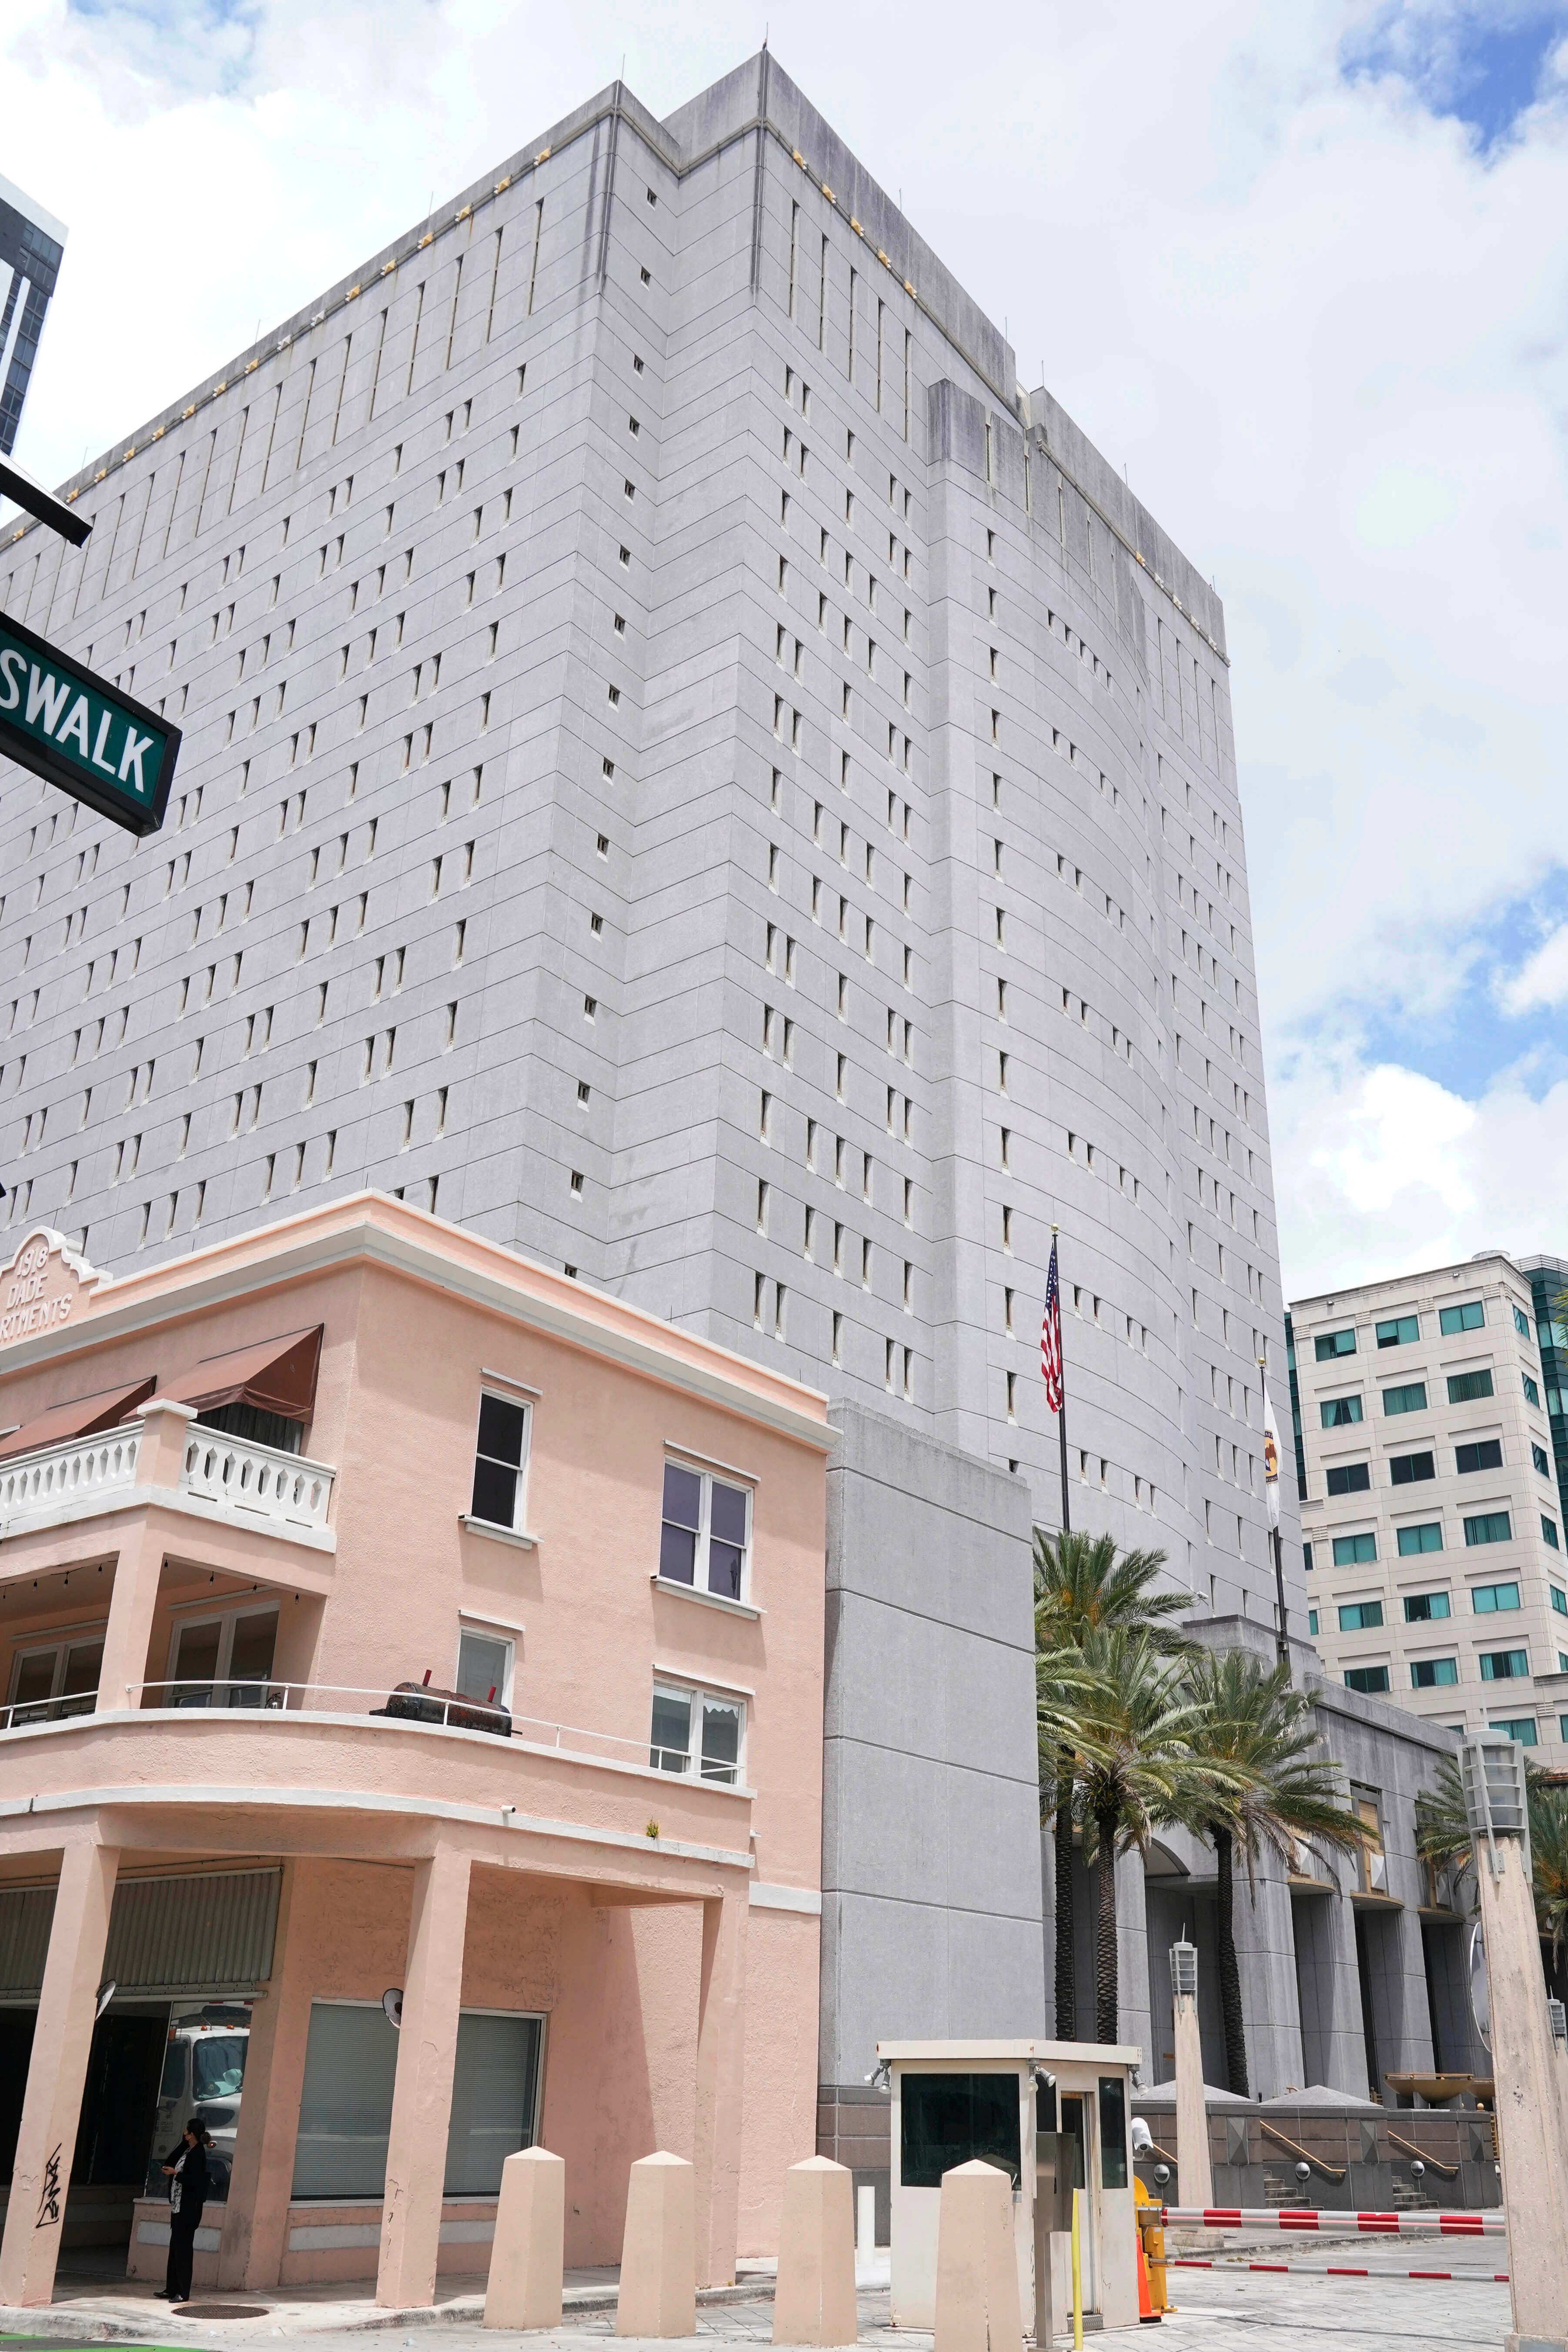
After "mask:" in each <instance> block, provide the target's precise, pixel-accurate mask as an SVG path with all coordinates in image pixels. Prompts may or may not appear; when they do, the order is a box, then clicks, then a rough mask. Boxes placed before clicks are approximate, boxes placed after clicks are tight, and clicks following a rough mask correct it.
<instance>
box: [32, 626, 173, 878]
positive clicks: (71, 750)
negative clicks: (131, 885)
mask: <svg viewBox="0 0 1568 2352" xmlns="http://www.w3.org/2000/svg"><path fill="white" fill-rule="evenodd" d="M179 751H180V730H179V729H178V728H177V727H171V726H170V725H169V723H168V721H167V720H166V719H161V718H160V717H159V715H158V713H157V712H156V711H155V710H149V709H148V708H147V706H146V704H145V703H142V702H138V701H136V700H135V699H134V698H132V696H131V695H128V694H122V693H121V690H120V688H118V687H116V686H111V685H110V682H109V680H108V679H107V678H105V677H98V676H97V674H96V673H95V672H94V671H92V670H89V669H87V668H84V667H83V666H82V664H81V663H80V662H78V661H74V660H72V658H71V656H69V655H68V654H62V653H61V652H60V651H59V649H58V646H51V645H49V644H48V643H47V640H46V639H45V638H43V637H40V636H36V635H34V633H33V631H32V630H31V629H27V628H24V627H23V625H22V624H21V622H20V621H13V620H11V619H10V618H8V617H7V616H6V615H5V614H0V752H4V753H5V755H6V756H7V757H8V758H10V759H13V760H15V761H16V764H17V766H18V767H22V768H30V769H31V770H32V772H33V773H34V774H35V775H36V776H42V777H44V778H45V780H46V781H47V782H49V783H51V784H58V787H59V789H60V791H61V792H63V793H69V794H70V796H71V798H72V799H73V800H79V801H81V802H83V803H85V805H86V806H87V807H89V808H90V809H96V810H97V812H98V814H99V815H100V816H106V817H108V818H109V819H110V822H111V823H112V824H118V825H122V826H123V827H124V828H125V830H126V832H127V833H134V834H145V833H155V832H156V831H157V829H158V827H159V826H160V825H161V824H163V811H164V809H165V808H166V807H167V805H168V801H169V785H170V782H171V781H172V779H173V777H174V762H175V761H176V760H177V759H178V757H179Z"/></svg>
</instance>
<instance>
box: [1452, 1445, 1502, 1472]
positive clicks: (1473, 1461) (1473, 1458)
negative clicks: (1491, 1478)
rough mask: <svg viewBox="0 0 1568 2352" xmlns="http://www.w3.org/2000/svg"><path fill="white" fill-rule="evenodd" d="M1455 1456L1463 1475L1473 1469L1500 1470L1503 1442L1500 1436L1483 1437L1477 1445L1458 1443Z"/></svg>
mask: <svg viewBox="0 0 1568 2352" xmlns="http://www.w3.org/2000/svg"><path fill="white" fill-rule="evenodd" d="M1454 1458H1455V1461H1456V1463H1457V1465H1458V1470H1459V1473H1460V1475H1461V1476H1462V1475H1465V1474H1466V1473H1467V1472H1468V1471H1472V1470H1500V1469H1501V1468H1502V1444H1501V1442H1500V1440H1499V1439H1498V1438H1495V1437H1483V1438H1482V1439H1481V1440H1480V1442H1479V1444H1476V1445H1457V1446H1456V1447H1455V1448H1454Z"/></svg>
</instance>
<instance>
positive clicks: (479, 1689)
mask: <svg viewBox="0 0 1568 2352" xmlns="http://www.w3.org/2000/svg"><path fill="white" fill-rule="evenodd" d="M516 1658H517V1643H516V1642H515V1641H514V1640H513V1639H512V1637H511V1636H510V1634H508V1633H501V1632H500V1630H499V1629H497V1628H495V1627H492V1626H489V1625H478V1624H476V1625H465V1626H464V1627H463V1628H462V1630H461V1632H460V1633H458V1678H457V1681H456V1682H455V1683H454V1684H453V1685H452V1687H453V1689H454V1690H456V1691H460V1692H461V1694H462V1696H464V1698H471V1699H475V1700H477V1701H478V1702H479V1706H504V1707H510V1705H511V1681H512V1671H513V1667H514V1665H515V1663H516Z"/></svg>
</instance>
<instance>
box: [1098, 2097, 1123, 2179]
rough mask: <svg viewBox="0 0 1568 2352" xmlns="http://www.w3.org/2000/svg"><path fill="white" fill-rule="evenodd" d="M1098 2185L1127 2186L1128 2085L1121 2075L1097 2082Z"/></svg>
mask: <svg viewBox="0 0 1568 2352" xmlns="http://www.w3.org/2000/svg"><path fill="white" fill-rule="evenodd" d="M1126 2186H1127V2085H1126V2084H1125V2083H1124V2082H1123V2081H1122V2079H1121V2075H1120V2074H1102V2075H1101V2076H1100V2187H1101V2188H1102V2189H1125V2188H1126Z"/></svg>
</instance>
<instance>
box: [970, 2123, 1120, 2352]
mask: <svg viewBox="0 0 1568 2352" xmlns="http://www.w3.org/2000/svg"><path fill="white" fill-rule="evenodd" d="M1085 2202H1086V2203H1087V2202H1088V2200H1087V2199H1086V2200H1085ZM1023 2344H1024V2326H1023V2317H1022V2314H1021V2312H1020V2309H1019V2305H1018V2255H1017V2249H1016V2245H1015V2243H1014V2231H1013V2189H1012V2184H1011V2183H1010V2181H1009V2180H1008V2179H1007V2176H1006V2174H1005V2172H999V2171H998V2170H997V2168H996V2167H995V2166H994V2164H982V2163H980V2162H979V2161H978V2160H976V2161H975V2162H973V2163H970V2164H961V2165H958V2166H956V2167H955V2168H954V2169H953V2170H952V2172H944V2173H943V2174H942V2201H941V2204H940V2205H939V2207H938V2209H937V2228H936V2344H935V2352H1023Z"/></svg>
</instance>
